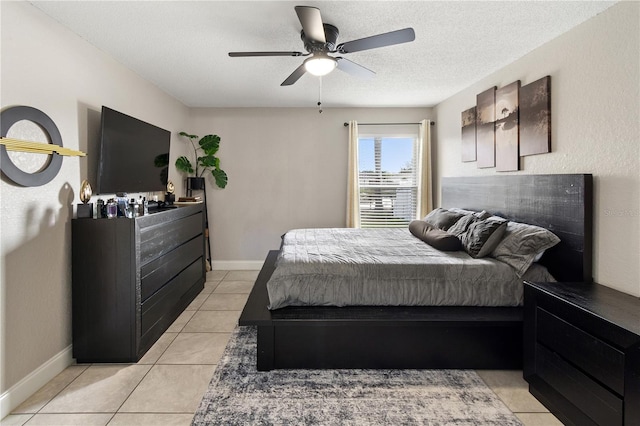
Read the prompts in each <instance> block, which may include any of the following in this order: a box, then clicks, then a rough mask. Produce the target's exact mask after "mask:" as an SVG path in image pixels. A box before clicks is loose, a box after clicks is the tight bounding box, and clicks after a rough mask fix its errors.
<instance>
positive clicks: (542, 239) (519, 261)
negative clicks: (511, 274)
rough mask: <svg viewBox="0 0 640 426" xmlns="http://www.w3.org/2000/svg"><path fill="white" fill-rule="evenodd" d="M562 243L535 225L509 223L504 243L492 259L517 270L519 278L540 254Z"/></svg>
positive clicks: (494, 251)
mask: <svg viewBox="0 0 640 426" xmlns="http://www.w3.org/2000/svg"><path fill="white" fill-rule="evenodd" d="M559 242H560V238H558V237H557V236H556V235H555V234H554V233H553V232H551V231H549V230H548V229H544V228H541V227H539V226H535V225H528V224H525V223H519V222H509V223H508V224H507V229H506V231H505V233H504V237H503V238H502V241H500V243H499V244H498V246H497V247H496V248H495V249H494V250H493V252H492V253H491V256H492V257H495V258H496V259H497V260H499V261H501V262H504V263H506V264H507V265H509V266H511V267H512V268H513V269H515V270H516V274H517V275H518V277H522V275H523V274H524V273H525V272H526V271H527V269H529V266H531V264H532V263H533V260H534V259H535V257H536V256H537V255H538V253H540V252H542V251H544V250H547V249H549V248H551V247H553V246H555V245H556V244H558V243H559Z"/></svg>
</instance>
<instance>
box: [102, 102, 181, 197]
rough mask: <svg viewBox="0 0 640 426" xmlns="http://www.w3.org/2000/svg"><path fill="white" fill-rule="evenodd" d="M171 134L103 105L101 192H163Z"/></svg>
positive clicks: (165, 182) (165, 184)
mask: <svg viewBox="0 0 640 426" xmlns="http://www.w3.org/2000/svg"><path fill="white" fill-rule="evenodd" d="M170 142H171V133H170V132H169V131H167V130H164V129H161V128H159V127H157V126H154V125H152V124H149V123H146V122H144V121H142V120H138V119H137V118H133V117H131V116H128V115H126V114H123V113H121V112H118V111H115V110H113V109H111V108H107V107H105V106H103V107H102V122H101V138H100V159H99V164H98V185H97V193H98V194H114V193H116V192H155V191H164V190H165V189H166V186H167V174H168V170H169V169H168V166H169V144H170Z"/></svg>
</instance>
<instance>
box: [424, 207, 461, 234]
mask: <svg viewBox="0 0 640 426" xmlns="http://www.w3.org/2000/svg"><path fill="white" fill-rule="evenodd" d="M462 216H463V215H462V214H460V213H454V212H450V211H449V210H446V209H443V208H441V207H438V208H437V209H435V210H432V211H431V212H430V213H429V214H428V215H426V216H425V217H424V219H422V220H424V221H425V222H428V223H430V224H431V225H433V226H434V227H436V228H438V229H442V230H445V231H446V230H447V229H449V228H450V227H451V225H453V224H454V223H456V222H457V221H458V219H460V218H461V217H462Z"/></svg>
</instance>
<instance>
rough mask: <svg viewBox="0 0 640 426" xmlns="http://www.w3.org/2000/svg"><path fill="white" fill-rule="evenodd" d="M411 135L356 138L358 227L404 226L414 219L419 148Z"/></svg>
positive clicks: (366, 135) (415, 139) (416, 202)
mask: <svg viewBox="0 0 640 426" xmlns="http://www.w3.org/2000/svg"><path fill="white" fill-rule="evenodd" d="M414 127H416V134H414V135H381V134H377V135H370V134H363V135H360V136H359V137H358V186H359V210H360V226H361V227H362V228H376V227H407V226H408V225H409V222H411V221H412V220H414V219H416V218H417V216H418V193H419V190H418V186H419V169H420V167H419V166H420V165H419V162H418V158H419V145H418V135H417V126H414Z"/></svg>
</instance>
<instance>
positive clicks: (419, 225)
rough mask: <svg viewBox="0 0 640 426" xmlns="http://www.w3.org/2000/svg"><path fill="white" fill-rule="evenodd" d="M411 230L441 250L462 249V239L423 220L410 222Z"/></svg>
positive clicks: (416, 235)
mask: <svg viewBox="0 0 640 426" xmlns="http://www.w3.org/2000/svg"><path fill="white" fill-rule="evenodd" d="M409 231H410V232H411V234H413V235H414V236H415V237H417V238H419V239H421V240H422V241H424V242H425V243H427V244H429V245H430V246H431V247H433V248H435V249H438V250H441V251H457V250H461V249H462V244H461V243H460V240H459V239H458V238H456V237H455V236H454V235H451V234H449V233H447V232H446V231H443V230H442V229H438V228H434V227H433V226H432V225H431V224H430V223H427V222H425V221H423V220H413V221H411V223H409Z"/></svg>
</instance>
